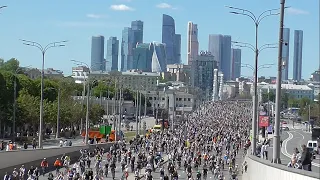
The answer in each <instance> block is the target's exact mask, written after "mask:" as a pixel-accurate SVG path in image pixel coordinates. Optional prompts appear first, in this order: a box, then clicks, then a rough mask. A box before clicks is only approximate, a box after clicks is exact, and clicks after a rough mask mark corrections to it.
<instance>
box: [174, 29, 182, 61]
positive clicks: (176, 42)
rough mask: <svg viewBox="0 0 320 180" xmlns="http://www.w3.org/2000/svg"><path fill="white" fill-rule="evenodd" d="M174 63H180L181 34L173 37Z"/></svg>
mask: <svg viewBox="0 0 320 180" xmlns="http://www.w3.org/2000/svg"><path fill="white" fill-rule="evenodd" d="M173 47H174V49H173V50H174V60H175V61H174V63H175V64H180V63H181V34H175V35H174V46H173Z"/></svg>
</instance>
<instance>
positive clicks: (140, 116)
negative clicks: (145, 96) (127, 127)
mask: <svg viewBox="0 0 320 180" xmlns="http://www.w3.org/2000/svg"><path fill="white" fill-rule="evenodd" d="M141 94H142V93H141V92H140V93H139V135H140V134H141V119H142V118H141Z"/></svg>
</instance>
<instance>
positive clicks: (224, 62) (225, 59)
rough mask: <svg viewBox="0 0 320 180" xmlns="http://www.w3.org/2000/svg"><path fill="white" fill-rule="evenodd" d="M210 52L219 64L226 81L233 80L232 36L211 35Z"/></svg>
mask: <svg viewBox="0 0 320 180" xmlns="http://www.w3.org/2000/svg"><path fill="white" fill-rule="evenodd" d="M208 50H209V52H211V53H212V55H213V56H214V57H215V60H216V61H217V62H218V67H219V70H220V71H222V73H223V75H224V78H225V80H230V79H231V69H232V67H231V36H227V35H221V34H210V35H209V47H208Z"/></svg>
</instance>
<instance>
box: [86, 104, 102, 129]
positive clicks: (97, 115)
mask: <svg viewBox="0 0 320 180" xmlns="http://www.w3.org/2000/svg"><path fill="white" fill-rule="evenodd" d="M103 115H104V110H103V108H102V106H100V105H99V104H92V105H91V106H90V112H89V119H90V122H91V123H92V124H93V125H95V124H99V123H101V119H102V116H103Z"/></svg>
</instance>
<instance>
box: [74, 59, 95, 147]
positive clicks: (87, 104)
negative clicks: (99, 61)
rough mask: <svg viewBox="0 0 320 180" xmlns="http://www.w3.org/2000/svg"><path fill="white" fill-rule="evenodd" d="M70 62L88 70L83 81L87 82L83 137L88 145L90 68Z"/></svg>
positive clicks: (79, 62) (78, 62)
mask: <svg viewBox="0 0 320 180" xmlns="http://www.w3.org/2000/svg"><path fill="white" fill-rule="evenodd" d="M71 61H72V62H75V63H77V64H82V65H85V66H86V67H87V68H88V69H89V72H88V76H87V79H85V81H87V101H86V106H87V109H86V125H85V130H86V134H85V136H84V141H85V144H86V145H88V134H89V98H90V81H89V78H90V72H91V69H90V66H89V65H88V64H87V63H84V62H81V61H76V60H71Z"/></svg>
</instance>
